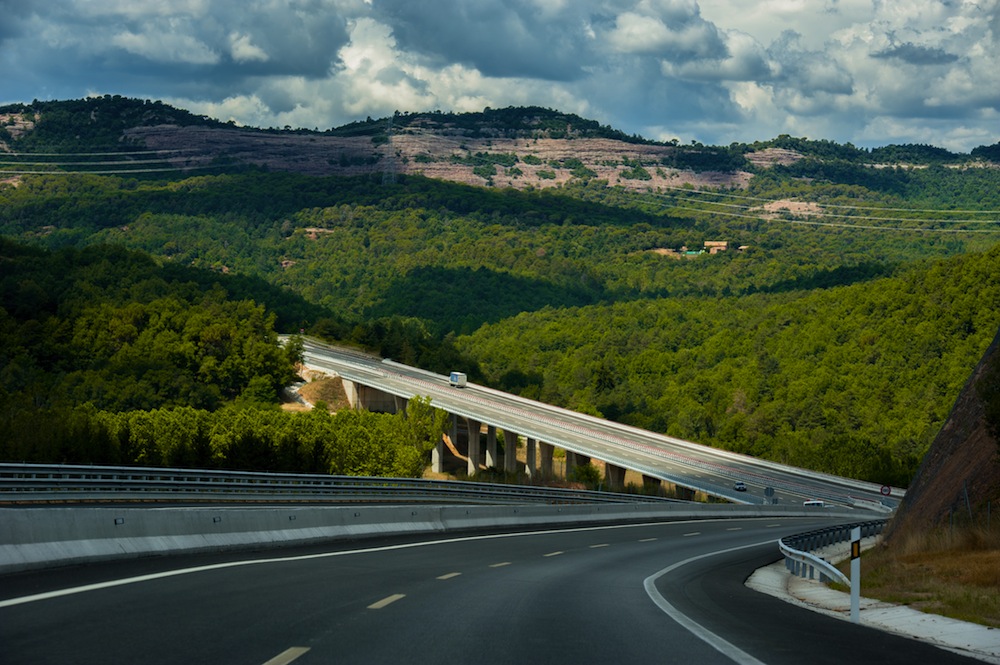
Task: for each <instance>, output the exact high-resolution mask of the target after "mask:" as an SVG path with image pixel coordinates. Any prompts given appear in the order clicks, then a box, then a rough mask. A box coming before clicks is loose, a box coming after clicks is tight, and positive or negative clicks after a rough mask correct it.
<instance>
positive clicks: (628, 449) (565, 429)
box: [305, 341, 902, 505]
mask: <svg viewBox="0 0 1000 665" xmlns="http://www.w3.org/2000/svg"><path fill="white" fill-rule="evenodd" d="M305 359H306V364H307V365H309V366H310V367H315V368H318V369H323V370H327V371H333V372H336V373H338V374H340V375H342V376H344V377H345V378H347V379H350V380H356V381H359V382H361V383H364V384H366V385H372V386H375V387H378V388H380V389H382V390H384V391H386V392H389V393H392V394H395V395H399V396H404V397H408V396H411V395H424V396H429V397H430V398H431V401H432V404H434V405H435V406H438V407H439V408H442V409H445V410H447V411H449V412H450V413H455V414H458V415H461V416H466V417H474V418H476V419H479V420H481V421H483V422H486V423H489V424H493V425H497V426H498V427H501V428H504V427H507V428H509V429H510V430H512V431H515V432H517V433H518V434H522V435H525V436H530V437H532V438H535V439H537V440H539V441H544V442H547V443H552V444H554V445H557V446H560V447H567V448H569V449H572V450H575V451H577V452H581V453H583V454H587V455H590V456H592V457H594V458H596V459H600V460H604V461H607V462H611V463H613V464H618V465H620V466H624V467H626V468H630V469H634V470H636V471H639V472H642V473H645V474H647V475H650V476H653V477H658V478H661V479H663V480H666V481H669V482H676V483H678V484H680V485H684V486H688V487H695V488H697V489H702V490H704V491H707V492H708V493H710V494H714V495H716V496H720V497H725V498H728V499H730V500H733V501H737V502H747V503H764V502H766V501H767V502H769V501H770V497H765V496H764V489H765V488H766V487H771V488H773V489H774V498H777V499H778V501H779V502H780V503H783V504H789V503H792V504H798V503H801V502H802V501H803V500H805V499H812V498H819V499H824V500H826V501H829V502H834V503H838V504H841V505H853V504H855V500H856V499H863V500H865V501H871V502H879V501H882V500H886V501H889V502H890V503H892V504H895V502H896V501H898V499H899V498H901V496H902V491H901V490H898V489H893V496H892V497H889V498H888V499H886V498H885V497H882V496H881V495H880V488H879V487H878V486H876V485H873V484H871V483H862V482H859V481H854V480H850V479H845V478H839V477H836V476H830V475H826V474H817V473H813V472H806V471H804V470H802V469H796V468H794V467H787V466H783V465H778V464H774V463H769V462H766V461H763V460H757V459H754V458H752V457H748V456H745V455H736V454H733V453H729V452H726V451H721V450H717V449H713V448H710V447H707V446H701V445H698V444H695V443H692V442H687V441H682V440H680V439H675V438H673V437H666V436H662V435H658V434H655V433H652V432H647V431H644V430H641V429H638V428H634V427H628V426H624V425H620V424H618V423H613V422H611V421H608V420H603V419H599V418H593V417H591V416H586V415H583V414H577V413H574V412H571V411H567V410H565V409H560V408H557V407H553V406H550V405H546V404H543V403H540V402H536V401H533V400H527V399H524V398H521V397H517V396H515V395H510V394H507V393H503V392H500V391H496V390H492V389H489V388H486V387H484V386H478V385H475V384H471V383H470V384H468V386H467V387H466V388H462V389H458V388H453V387H451V386H450V385H449V383H448V379H447V377H444V376H440V375H437V374H433V373H431V372H426V371H424V370H420V369H418V368H414V367H409V366H406V365H401V364H399V363H394V362H391V361H388V362H386V361H379V360H378V359H377V358H374V357H370V356H363V355H360V354H357V353H354V352H350V351H344V350H341V349H337V348H335V347H329V346H326V345H322V344H319V343H316V342H313V341H307V342H306V343H305ZM736 480H742V481H744V482H746V483H747V485H748V486H749V489H750V491H749V492H746V493H742V492H736V491H734V489H733V483H734V482H735V481H736Z"/></svg>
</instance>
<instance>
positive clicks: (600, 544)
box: [590, 543, 608, 550]
mask: <svg viewBox="0 0 1000 665" xmlns="http://www.w3.org/2000/svg"><path fill="white" fill-rule="evenodd" d="M607 546H608V544H607V543H598V544H597V545H591V546H590V549H592V550H593V549H597V548H598V547H607Z"/></svg>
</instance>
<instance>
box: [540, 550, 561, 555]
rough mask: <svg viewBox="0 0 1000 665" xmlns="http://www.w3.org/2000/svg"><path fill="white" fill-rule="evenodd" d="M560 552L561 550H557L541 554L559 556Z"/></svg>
mask: <svg viewBox="0 0 1000 665" xmlns="http://www.w3.org/2000/svg"><path fill="white" fill-rule="evenodd" d="M560 554H562V552H561V551H559V552H549V553H548V554H543V555H542V556H559V555H560Z"/></svg>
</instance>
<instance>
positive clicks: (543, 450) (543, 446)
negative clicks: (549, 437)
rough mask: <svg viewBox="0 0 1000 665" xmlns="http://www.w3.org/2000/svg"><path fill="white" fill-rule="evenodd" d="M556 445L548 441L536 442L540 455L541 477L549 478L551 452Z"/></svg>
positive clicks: (550, 474)
mask: <svg viewBox="0 0 1000 665" xmlns="http://www.w3.org/2000/svg"><path fill="white" fill-rule="evenodd" d="M555 449H556V447H555V446H553V445H552V444H550V443H544V442H542V441H539V442H538V453H539V456H540V457H541V462H540V466H541V475H542V478H551V477H552V475H553V473H552V453H554V452H555Z"/></svg>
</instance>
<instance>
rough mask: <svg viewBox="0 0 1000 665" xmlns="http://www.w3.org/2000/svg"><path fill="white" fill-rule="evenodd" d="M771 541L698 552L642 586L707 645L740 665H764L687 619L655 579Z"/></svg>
mask: <svg viewBox="0 0 1000 665" xmlns="http://www.w3.org/2000/svg"><path fill="white" fill-rule="evenodd" d="M773 543H774V540H773V539H770V540H765V541H763V542H760V543H753V544H752V545H741V546H740V547H730V548H729V549H727V550H719V551H717V552H709V553H708V554H700V555H698V556H693V557H691V558H690V559H685V560H684V561H680V562H678V563H675V564H674V565H672V566H667V567H666V568H664V569H663V570H661V571H660V572H658V573H654V574H653V575H650V576H649V577H647V578H646V579H645V580H643V582H642V586H643V588H645V589H646V594H647V595H648V596H649V597H650V599H652V601H653V602H654V603H656V606H657V607H659V608H660V609H661V610H663V612H664V613H665V614H666V615H667V616H669V617H670V618H671V619H673V620H674V621H676V622H677V623H679V624H680V625H681V626H683V627H684V628H687V629H688V630H689V631H691V633H692V634H694V635H695V637H697V638H699V639H700V640H702V641H704V642H705V643H707V644H708V645H709V646H711V647H712V648H714V649H715V650H716V651H718V652H720V653H722V654H725V655H726V656H728V657H729V658H731V659H732V660H733V661H735V662H737V663H740V665H765V664H764V663H763V662H761V661H759V660H757V659H756V658H754V657H753V656H751V655H750V654H748V653H747V652H746V651H743V650H742V649H740V648H738V647H736V646H734V645H733V644H731V643H730V642H727V641H726V640H724V639H722V638H721V637H719V636H718V635H716V634H715V633H713V632H712V631H710V630H708V629H707V628H705V627H704V626H702V625H701V624H700V623H697V622H696V621H694V620H692V619H689V618H688V616H687V615H686V614H684V613H682V612H681V611H680V610H678V609H677V608H676V607H674V606H673V605H671V604H670V602H669V601H668V600H667V599H666V598H664V597H663V596H661V595H660V592H659V590H658V589H657V588H656V580H658V579H660V578H661V577H663V576H664V575H666V574H667V573H670V572H673V571H674V570H677V569H678V568H680V567H681V566H686V565H687V564H689V563H691V562H692V561H697V560H698V559H704V558H706V557H710V556H715V555H717V554H726V553H728V552H736V551H737V550H745V549H749V548H751V547H760V546H761V545H770V544H773Z"/></svg>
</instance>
